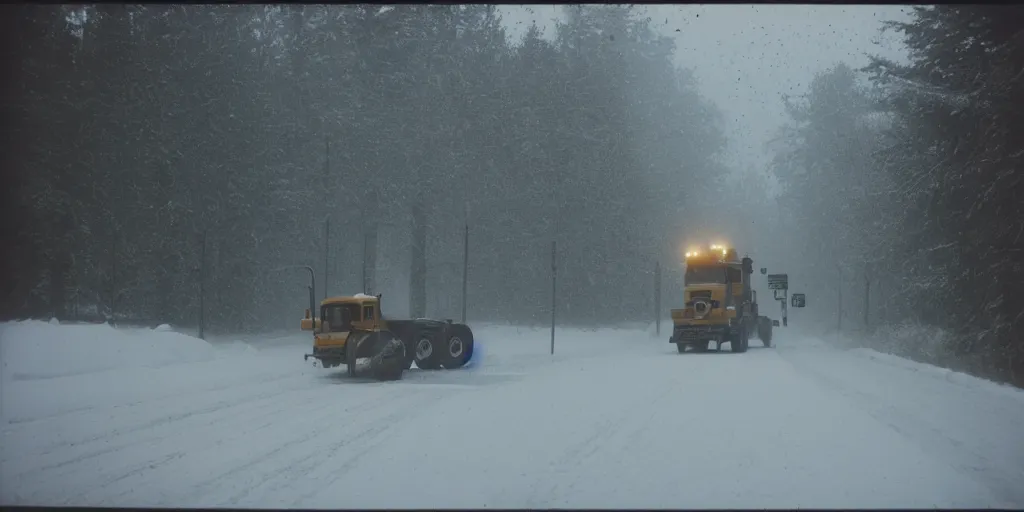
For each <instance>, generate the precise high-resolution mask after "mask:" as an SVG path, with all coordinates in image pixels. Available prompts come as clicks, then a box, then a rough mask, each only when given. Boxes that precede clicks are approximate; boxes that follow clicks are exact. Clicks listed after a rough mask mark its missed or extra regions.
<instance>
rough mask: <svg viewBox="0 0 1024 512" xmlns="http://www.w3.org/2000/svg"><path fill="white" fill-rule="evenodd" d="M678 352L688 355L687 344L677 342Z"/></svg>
mask: <svg viewBox="0 0 1024 512" xmlns="http://www.w3.org/2000/svg"><path fill="white" fill-rule="evenodd" d="M676 350H678V351H679V353H680V354H685V353H686V344H684V343H683V342H681V341H677V342H676Z"/></svg>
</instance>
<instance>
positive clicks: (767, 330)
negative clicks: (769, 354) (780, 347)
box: [758, 318, 772, 348]
mask: <svg viewBox="0 0 1024 512" xmlns="http://www.w3.org/2000/svg"><path fill="white" fill-rule="evenodd" d="M759 324H760V325H759V326H758V327H759V329H758V330H759V331H760V334H759V336H758V337H759V338H761V343H762V344H763V345H764V347H765V348H771V346H772V323H771V321H769V320H768V319H767V318H763V319H761V321H760V322H759Z"/></svg>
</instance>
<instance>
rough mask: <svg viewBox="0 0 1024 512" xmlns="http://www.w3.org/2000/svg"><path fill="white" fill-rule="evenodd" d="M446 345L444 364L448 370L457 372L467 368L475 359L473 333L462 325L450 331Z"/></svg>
mask: <svg viewBox="0 0 1024 512" xmlns="http://www.w3.org/2000/svg"><path fill="white" fill-rule="evenodd" d="M447 337H448V339H447V340H446V341H445V344H444V348H445V351H444V357H443V358H442V364H443V365H444V368H445V369H446V370H457V369H459V368H462V367H463V366H466V363H469V361H470V360H471V359H472V358H473V331H471V330H470V329H469V327H467V326H465V325H462V324H455V325H453V326H452V328H451V329H450V331H449V333H448V335H447Z"/></svg>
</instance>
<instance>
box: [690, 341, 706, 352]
mask: <svg viewBox="0 0 1024 512" xmlns="http://www.w3.org/2000/svg"><path fill="white" fill-rule="evenodd" d="M708 345H709V342H707V341H698V342H697V343H694V344H693V345H690V346H691V347H693V351H694V352H701V353H703V352H707V351H708V350H710V349H709V348H708Z"/></svg>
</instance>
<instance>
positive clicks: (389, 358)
mask: <svg viewBox="0 0 1024 512" xmlns="http://www.w3.org/2000/svg"><path fill="white" fill-rule="evenodd" d="M364 343H366V344H368V345H369V347H370V352H371V353H372V354H373V355H372V356H370V368H371V371H372V372H373V378H375V379H377V380H399V379H401V378H402V372H404V371H405V364H406V363H405V361H406V359H407V358H406V356H405V344H403V343H402V340H400V339H398V338H396V337H395V336H394V335H393V334H392V333H390V332H388V331H379V332H375V333H373V334H371V335H370V339H367V340H366V341H365V342H364Z"/></svg>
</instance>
